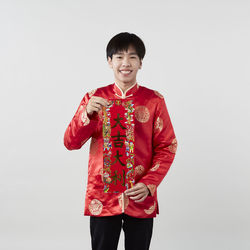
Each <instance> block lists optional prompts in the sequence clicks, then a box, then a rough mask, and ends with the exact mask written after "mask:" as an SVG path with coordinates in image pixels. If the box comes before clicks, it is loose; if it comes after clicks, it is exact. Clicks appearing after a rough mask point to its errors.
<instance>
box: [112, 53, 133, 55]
mask: <svg viewBox="0 0 250 250" xmlns="http://www.w3.org/2000/svg"><path fill="white" fill-rule="evenodd" d="M115 54H117V55H123V54H124V52H117V53H115ZM128 54H129V55H137V53H136V52H130V53H128Z"/></svg>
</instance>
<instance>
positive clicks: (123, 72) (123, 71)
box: [121, 71, 131, 74]
mask: <svg viewBox="0 0 250 250" xmlns="http://www.w3.org/2000/svg"><path fill="white" fill-rule="evenodd" d="M121 72H122V73H125V74H127V73H130V72H131V71H121Z"/></svg>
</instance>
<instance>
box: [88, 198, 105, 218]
mask: <svg viewBox="0 0 250 250" xmlns="http://www.w3.org/2000/svg"><path fill="white" fill-rule="evenodd" d="M102 208H103V205H102V202H101V201H99V200H97V199H93V200H92V201H91V202H90V203H89V211H90V213H91V214H93V215H98V214H100V213H101V212H102Z"/></svg>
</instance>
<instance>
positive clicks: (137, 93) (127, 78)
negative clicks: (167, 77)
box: [64, 32, 177, 250]
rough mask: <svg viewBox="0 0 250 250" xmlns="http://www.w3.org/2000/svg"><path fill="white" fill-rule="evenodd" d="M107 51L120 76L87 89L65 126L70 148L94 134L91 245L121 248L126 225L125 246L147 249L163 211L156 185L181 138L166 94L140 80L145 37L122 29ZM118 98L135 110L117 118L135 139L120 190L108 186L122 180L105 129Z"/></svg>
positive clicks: (99, 249)
mask: <svg viewBox="0 0 250 250" xmlns="http://www.w3.org/2000/svg"><path fill="white" fill-rule="evenodd" d="M106 53H107V60H108V64H109V66H110V68H112V70H113V72H114V78H115V82H114V83H112V84H109V85H107V86H104V87H100V88H97V89H95V90H92V91H90V92H88V93H86V94H85V95H84V97H83V99H82V101H81V103H80V105H79V107H78V109H77V111H76V113H75V115H74V117H73V119H72V120H71V122H70V124H69V125H68V127H67V129H66V131H65V134H64V145H65V147H66V148H67V149H69V150H75V149H80V148H81V147H82V146H83V145H84V144H85V143H86V142H87V141H88V139H89V138H90V137H91V144H90V152H89V163H88V184H87V190H86V196H85V208H84V215H86V216H90V233H91V244H92V249H94V250H106V249H107V250H115V249H117V245H118V241H119V236H120V232H121V228H123V231H124V233H125V249H126V250H140V249H141V250H146V249H149V246H150V241H151V237H152V231H153V218H154V217H156V214H159V205H158V200H157V187H158V186H159V184H160V183H161V181H162V180H163V178H164V177H165V175H166V174H167V172H168V170H169V168H170V166H171V164H172V162H173V160H174V157H175V153H176V148H177V141H176V137H175V133H174V130H173V126H172V123H171V120H170V117H169V114H168V111H167V107H166V104H165V100H164V97H163V96H162V95H161V94H160V93H159V92H158V91H156V90H152V89H149V88H147V87H145V86H142V85H139V84H138V82H137V80H136V75H137V72H138V70H139V69H141V67H142V59H143V58H144V55H145V46H144V43H143V42H142V40H141V39H140V38H139V37H138V36H136V35H135V34H131V33H127V32H123V33H119V34H117V35H116V36H114V37H113V38H112V39H111V40H110V41H109V43H108V45H107V48H106ZM112 100H113V102H112ZM114 100H115V101H116V103H118V105H120V104H121V103H123V104H124V102H125V103H126V104H127V105H128V106H129V109H127V111H128V112H131V113H130V114H131V116H129V117H130V118H131V119H128V116H124V117H120V116H119V114H116V115H117V118H116V119H114V120H116V121H117V122H121V121H122V120H123V121H125V120H126V122H125V123H126V124H127V125H128V123H129V124H130V125H131V127H130V128H132V130H131V131H132V132H131V131H130V132H131V133H129V132H126V133H125V132H124V135H122V136H123V138H124V137H126V139H124V141H123V142H125V143H127V144H128V140H129V139H130V142H129V143H130V147H129V152H130V154H127V155H128V157H127V162H129V163H128V164H127V166H128V167H129V168H130V173H131V171H132V175H128V172H126V176H125V175H124V176H123V177H124V178H123V181H124V183H125V182H126V188H125V187H124V189H123V191H120V192H118V191H116V192H108V190H109V191H110V190H111V184H116V183H120V184H121V182H122V177H121V175H120V176H118V177H117V176H111V174H110V173H111V172H110V171H108V170H107V167H106V166H107V159H109V158H108V157H107V158H105V157H106V156H105V153H104V152H105V149H107V147H106V146H107V143H106V142H107V141H106V139H107V133H106V132H107V131H106V132H104V131H105V128H110V120H107V114H108V113H107V112H108V111H109V110H110V107H111V105H113V104H114ZM126 101H128V102H126ZM112 103H113V104H112ZM125 106H126V105H125ZM120 107H121V106H120ZM126 107H127V106H126ZM118 108H119V107H118ZM105 115H106V116H105ZM126 115H127V113H126ZM118 118H119V119H118ZM107 121H108V122H107ZM125 123H123V126H121V127H123V129H125V127H124V126H126V125H125ZM116 125H117V123H116V124H115V125H114V126H113V127H112V128H114V127H115V126H116ZM120 125H122V124H121V123H120ZM108 126H109V127H108ZM128 130H129V129H128ZM128 130H127V131H128ZM124 131H125V130H124ZM122 132H123V131H122ZM119 135H120V134H119ZM128 135H129V136H128ZM111 137H114V136H111ZM111 137H110V135H109V139H110V138H111ZM116 137H118V136H116ZM119 138H120V137H119ZM120 139H121V138H120ZM120 141H121V140H120ZM120 141H119V142H120ZM109 142H110V141H109ZM113 143H115V140H114V141H113ZM127 144H126V145H127ZM105 145H106V146H105ZM122 145H123V144H122ZM116 146H117V147H118V144H117V145H116ZM112 147H113V148H115V147H114V145H113V144H111V143H110V144H109V149H110V148H111V149H112ZM109 153H111V151H109ZM121 155H122V154H119V152H118V150H117V155H114V154H113V155H112V157H113V159H112V162H116V161H117V160H119V161H120V158H119V157H120V156H121ZM120 163H122V162H121V161H120ZM111 164H113V163H111ZM111 164H110V165H111ZM123 165H125V164H123ZM127 166H126V165H125V170H126V167H127ZM131 167H132V168H131ZM123 169H124V168H123ZM125 170H124V171H125ZM124 173H125V172H124ZM119 177H120V178H119ZM124 183H123V186H124ZM128 183H130V184H131V185H128ZM121 185H122V184H121ZM117 190H118V189H117Z"/></svg>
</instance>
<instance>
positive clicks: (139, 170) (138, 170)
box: [135, 165, 145, 175]
mask: <svg viewBox="0 0 250 250" xmlns="http://www.w3.org/2000/svg"><path fill="white" fill-rule="evenodd" d="M144 171H145V169H144V167H143V166H142V165H138V166H136V167H135V175H141V174H142V173H143V172H144Z"/></svg>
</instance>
